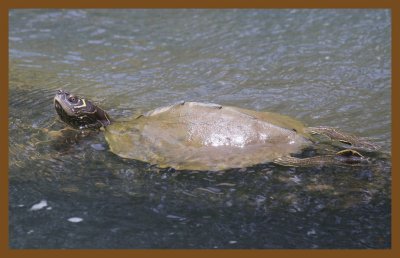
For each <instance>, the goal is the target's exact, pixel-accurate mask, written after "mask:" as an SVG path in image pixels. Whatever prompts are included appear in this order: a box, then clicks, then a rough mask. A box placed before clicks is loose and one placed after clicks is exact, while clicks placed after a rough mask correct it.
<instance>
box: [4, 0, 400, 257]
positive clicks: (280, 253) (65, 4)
mask: <svg viewBox="0 0 400 258" xmlns="http://www.w3.org/2000/svg"><path fill="white" fill-rule="evenodd" d="M396 2H398V1H396V0H363V1H360V0H319V1H315V0H312V1H300V0H280V1H268V0H264V1H261V0H242V1H239V0H229V1H227V0H214V1H213V0H196V1H189V0H186V1H183V0H169V1H166V0H164V1H163V0H147V1H144V0H131V1H129V0H113V1H90V0H59V1H55V0H35V1H29V0H0V29H1V38H0V50H1V52H0V65H1V66H0V67H1V69H0V73H1V74H0V80H1V81H0V85H1V86H0V92H1V95H0V96H1V101H0V110H1V126H0V139H1V141H0V142H1V155H0V160H1V162H0V164H1V169H0V184H1V185H0V201H1V212H0V216H1V218H0V257H40V258H46V257H52V258H53V257H71V256H73V257H99V258H101V257H110V256H115V257H116V256H118V257H133V256H136V257H143V258H145V257H163V258H165V257H190V258H195V257H203V256H224V257H229V258H231V257H232V258H234V257H267V256H270V257H307V258H311V257H325V258H328V257H339V256H340V257H344V256H348V257H364V258H367V257H385V258H387V257H400V252H399V242H400V240H399V232H400V225H399V219H398V218H400V215H399V204H400V201H399V188H400V186H399V175H398V165H399V160H397V159H395V158H394V159H392V225H391V227H392V232H391V235H392V241H391V248H390V249H382V250H379V249H378V250H376V249H374V250H338V249H335V250H300V249H296V250H280V249H278V250H159V249H149V250H147V249H145V250H144V249H143V250H140V249H139V250H137V249H132V250H126V249H124V250H120V249H118V250H117V249H116V250H113V249H111V250H102V249H93V250H89V249H88V250H86V249H78V250H77V249H72V250H55V249H52V250H47V249H38V250H33V249H23V250H19V249H10V248H9V242H8V17H9V10H10V9H16V8H71V9H72V8H74V9H75V8H76V9H80V8H267V9H270V8H313V9H319V8H368V9H390V10H391V17H392V23H391V25H392V97H391V98H392V102H391V103H392V142H393V143H392V157H397V155H398V154H399V151H398V145H397V143H398V135H399V134H398V132H399V123H398V119H393V118H398V115H399V113H398V110H399V105H400V104H399V102H397V100H398V98H397V97H398V93H399V89H398V88H399V72H397V73H396V72H394V71H400V69H399V67H400V64H399V51H398V49H399V46H400V40H399V34H400V29H399V27H400V26H399V25H400V22H399V12H400V10H399V9H400V8H399V5H400V4H399V3H397V4H396ZM396 68H397V69H399V70H396Z"/></svg>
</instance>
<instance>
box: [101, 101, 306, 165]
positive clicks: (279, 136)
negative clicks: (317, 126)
mask: <svg viewBox="0 0 400 258" xmlns="http://www.w3.org/2000/svg"><path fill="white" fill-rule="evenodd" d="M303 129H304V127H303V125H302V124H301V123H300V122H298V121H296V120H294V119H292V118H289V117H287V116H283V115H279V114H275V113H270V112H257V111H252V110H247V109H242V108H236V107H230V106H221V105H217V104H208V103H197V102H180V103H177V104H175V105H171V106H167V107H162V108H157V109H155V110H152V111H149V112H147V113H145V114H143V115H141V116H139V117H136V118H134V119H132V120H130V121H121V122H114V123H113V124H111V125H110V126H108V127H107V128H106V132H105V137H106V140H107V142H108V144H109V147H110V150H111V151H112V152H113V153H115V154H117V155H118V156H120V157H123V158H127V159H135V160H141V161H144V162H148V163H150V164H156V165H158V166H159V167H172V168H175V169H179V170H212V171H216V170H223V169H228V168H239V167H249V166H252V165H256V164H261V163H267V162H270V161H272V160H274V159H275V158H278V157H282V156H288V155H289V154H292V153H298V152H300V151H301V150H302V149H303V148H304V147H306V146H308V145H310V144H311V141H310V140H309V135H307V134H306V133H305V132H304V130H303Z"/></svg>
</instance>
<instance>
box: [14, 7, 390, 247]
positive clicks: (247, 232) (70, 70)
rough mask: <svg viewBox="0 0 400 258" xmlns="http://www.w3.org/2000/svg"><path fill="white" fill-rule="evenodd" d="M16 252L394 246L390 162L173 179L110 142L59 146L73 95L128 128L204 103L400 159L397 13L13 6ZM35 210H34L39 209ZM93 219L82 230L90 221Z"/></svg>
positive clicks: (94, 139) (264, 168)
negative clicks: (259, 113) (363, 142)
mask: <svg viewBox="0 0 400 258" xmlns="http://www.w3.org/2000/svg"><path fill="white" fill-rule="evenodd" d="M9 19H10V30H9V31H10V32H9V55H10V62H9V133H10V137H9V212H10V213H9V214H10V216H9V225H10V226H9V230H10V234H9V239H10V247H12V248H389V247H390V237H391V232H390V219H391V204H390V202H391V198H390V194H391V189H390V183H391V176H390V170H391V163H390V159H386V158H383V157H381V156H380V155H375V156H373V157H371V162H372V165H371V166H368V167H356V168H343V167H342V168H336V167H325V168H312V169H310V168H285V167H280V166H275V165H273V164H261V165H258V166H255V167H252V168H247V169H232V170H229V171H221V172H217V173H215V172H196V171H186V172H180V171H173V170H159V169H157V168H155V167H152V166H149V165H148V164H144V163H141V162H138V161H133V160H131V161H129V160H123V159H121V158H119V157H118V156H116V155H114V154H112V153H111V152H109V151H108V147H107V144H106V142H105V140H104V137H103V135H102V134H101V133H99V134H95V135H91V136H88V137H85V138H83V139H78V140H75V139H73V138H65V139H62V140H60V139H58V140H53V139H51V138H50V137H49V134H48V133H46V132H45V130H46V129H50V130H57V129H61V128H63V127H64V125H63V124H62V123H61V122H59V121H58V120H57V119H56V113H55V111H54V108H53V106H52V98H53V96H54V94H55V91H56V90H57V89H65V90H68V91H71V92H74V93H78V94H81V95H84V96H87V97H88V98H90V99H92V100H95V101H96V102H97V103H99V104H100V105H101V106H102V107H103V108H104V109H106V110H108V111H109V114H110V115H111V116H113V117H115V118H123V117H128V116H129V115H132V114H134V113H136V112H140V111H146V110H150V109H152V108H155V107H158V106H162V105H167V104H171V103H174V102H176V101H179V100H186V101H205V102H214V103H219V104H225V105H234V106H239V107H244V108H249V109H256V110H269V111H275V112H279V113H283V114H286V115H290V116H292V117H295V118H297V119H299V120H302V121H304V122H305V123H306V124H307V125H310V126H316V125H327V126H336V127H339V128H341V129H343V130H345V131H348V132H353V133H355V134H357V135H359V136H362V137H370V138H372V141H373V142H374V143H377V144H380V145H381V146H382V152H385V153H390V149H391V131H390V126H391V110H390V107H391V103H390V98H391V79H390V77H391V68H390V67H391V38H390V30H391V23H390V12H389V11H387V10H12V11H11V12H10V15H9ZM35 205H36V206H35ZM78 221H80V222H78Z"/></svg>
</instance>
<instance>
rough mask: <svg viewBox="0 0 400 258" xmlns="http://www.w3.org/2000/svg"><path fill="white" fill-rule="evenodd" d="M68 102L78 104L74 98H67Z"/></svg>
mask: <svg viewBox="0 0 400 258" xmlns="http://www.w3.org/2000/svg"><path fill="white" fill-rule="evenodd" d="M68 101H69V102H71V103H73V104H75V103H78V98H77V97H75V96H71V97H69V98H68Z"/></svg>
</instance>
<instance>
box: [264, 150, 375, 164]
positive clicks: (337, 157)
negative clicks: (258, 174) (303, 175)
mask: <svg viewBox="0 0 400 258" xmlns="http://www.w3.org/2000/svg"><path fill="white" fill-rule="evenodd" d="M272 162H273V163H276V164H278V165H282V166H290V167H322V166H329V165H350V166H357V165H358V166H359V165H364V164H366V163H368V158H366V157H364V156H363V155H361V154H360V153H359V152H358V151H355V150H351V149H346V150H342V151H339V152H337V153H335V154H329V155H321V156H316V157H310V158H296V157H291V156H285V157H280V158H277V159H275V160H273V161H272Z"/></svg>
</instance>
